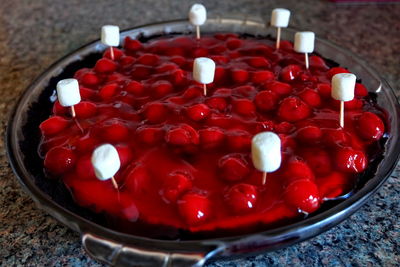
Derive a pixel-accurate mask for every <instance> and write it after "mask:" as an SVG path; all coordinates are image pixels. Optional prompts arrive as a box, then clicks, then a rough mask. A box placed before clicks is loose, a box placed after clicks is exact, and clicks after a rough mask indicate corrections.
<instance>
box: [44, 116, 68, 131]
mask: <svg viewBox="0 0 400 267" xmlns="http://www.w3.org/2000/svg"><path fill="white" fill-rule="evenodd" d="M68 124H69V121H68V120H66V119H64V118H62V117H60V116H53V117H51V118H49V119H47V120H45V121H44V122H42V123H41V124H40V125H39V128H40V130H41V131H42V134H43V135H54V134H57V133H59V132H61V131H62V130H64V129H65V128H66V127H67V126H68Z"/></svg>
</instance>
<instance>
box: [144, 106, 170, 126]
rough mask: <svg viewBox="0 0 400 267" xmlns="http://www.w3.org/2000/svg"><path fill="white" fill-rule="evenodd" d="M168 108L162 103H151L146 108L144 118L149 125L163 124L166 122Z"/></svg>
mask: <svg viewBox="0 0 400 267" xmlns="http://www.w3.org/2000/svg"><path fill="white" fill-rule="evenodd" d="M167 115H168V108H167V107H166V106H165V105H164V104H163V103H160V102H151V103H148V104H147V105H146V106H145V107H144V116H145V118H146V119H147V120H148V122H149V123H153V124H155V123H161V122H163V121H165V120H166V118H167Z"/></svg>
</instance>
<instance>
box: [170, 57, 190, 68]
mask: <svg viewBox="0 0 400 267" xmlns="http://www.w3.org/2000/svg"><path fill="white" fill-rule="evenodd" d="M170 60H171V62H173V63H175V64H176V65H178V66H180V67H182V66H183V65H184V64H186V59H185V58H184V57H182V56H173V57H171V58H170Z"/></svg>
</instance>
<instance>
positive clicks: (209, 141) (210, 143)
mask: <svg viewBox="0 0 400 267" xmlns="http://www.w3.org/2000/svg"><path fill="white" fill-rule="evenodd" d="M199 135H200V144H201V146H202V147H203V148H205V149H212V148H216V147H218V146H220V145H221V144H222V143H223V142H224V140H225V133H224V132H223V131H222V130H221V129H220V128H218V127H210V128H207V129H202V130H199Z"/></svg>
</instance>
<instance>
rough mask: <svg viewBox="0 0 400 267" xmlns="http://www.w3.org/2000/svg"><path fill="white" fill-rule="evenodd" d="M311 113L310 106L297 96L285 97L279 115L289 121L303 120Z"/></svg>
mask: <svg viewBox="0 0 400 267" xmlns="http://www.w3.org/2000/svg"><path fill="white" fill-rule="evenodd" d="M310 115H311V109H310V107H309V106H308V105H307V104H306V103H304V102H303V101H302V100H300V99H299V98H297V97H287V98H285V99H284V100H283V101H282V102H281V104H280V106H279V109H278V116H279V117H280V118H281V119H283V120H286V121H289V122H295V121H299V120H303V119H306V118H308V117H309V116H310Z"/></svg>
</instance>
